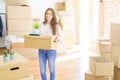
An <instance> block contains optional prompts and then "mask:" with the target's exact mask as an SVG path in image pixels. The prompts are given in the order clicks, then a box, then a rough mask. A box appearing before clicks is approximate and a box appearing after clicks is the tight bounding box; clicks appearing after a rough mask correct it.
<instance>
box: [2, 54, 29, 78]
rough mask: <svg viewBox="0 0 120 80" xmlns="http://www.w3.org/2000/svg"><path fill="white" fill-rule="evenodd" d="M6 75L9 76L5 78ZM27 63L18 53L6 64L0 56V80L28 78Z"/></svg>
mask: <svg viewBox="0 0 120 80" xmlns="http://www.w3.org/2000/svg"><path fill="white" fill-rule="evenodd" d="M6 75H9V76H7V77H6ZM29 75H30V69H29V61H28V60H27V59H26V58H24V57H23V56H21V55H20V54H18V53H15V54H14V59H13V60H9V61H8V62H4V61H3V55H1V56H0V79H1V80H17V79H20V78H24V77H29Z"/></svg>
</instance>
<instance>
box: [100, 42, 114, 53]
mask: <svg viewBox="0 0 120 80" xmlns="http://www.w3.org/2000/svg"><path fill="white" fill-rule="evenodd" d="M98 49H99V52H100V53H111V52H112V51H111V42H104V41H101V42H98Z"/></svg>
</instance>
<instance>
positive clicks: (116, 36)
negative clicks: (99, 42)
mask: <svg viewBox="0 0 120 80" xmlns="http://www.w3.org/2000/svg"><path fill="white" fill-rule="evenodd" d="M110 41H111V42H112V43H116V44H120V24H117V23H112V24H111V26H110Z"/></svg>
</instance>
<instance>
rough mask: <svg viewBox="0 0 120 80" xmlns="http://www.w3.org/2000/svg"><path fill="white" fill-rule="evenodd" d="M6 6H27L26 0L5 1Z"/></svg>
mask: <svg viewBox="0 0 120 80" xmlns="http://www.w3.org/2000/svg"><path fill="white" fill-rule="evenodd" d="M5 2H6V5H16V6H21V5H28V0H5Z"/></svg>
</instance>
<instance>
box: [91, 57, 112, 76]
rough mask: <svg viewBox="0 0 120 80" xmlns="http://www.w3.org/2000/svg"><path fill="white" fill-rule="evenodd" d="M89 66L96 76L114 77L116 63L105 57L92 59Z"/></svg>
mask: <svg viewBox="0 0 120 80" xmlns="http://www.w3.org/2000/svg"><path fill="white" fill-rule="evenodd" d="M89 66H90V70H91V72H92V73H93V74H94V75H95V76H113V74H114V63H113V62H112V61H109V60H106V59H105V58H103V57H90V58H89Z"/></svg>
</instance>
